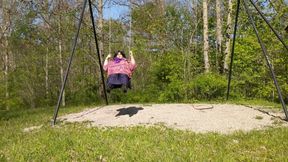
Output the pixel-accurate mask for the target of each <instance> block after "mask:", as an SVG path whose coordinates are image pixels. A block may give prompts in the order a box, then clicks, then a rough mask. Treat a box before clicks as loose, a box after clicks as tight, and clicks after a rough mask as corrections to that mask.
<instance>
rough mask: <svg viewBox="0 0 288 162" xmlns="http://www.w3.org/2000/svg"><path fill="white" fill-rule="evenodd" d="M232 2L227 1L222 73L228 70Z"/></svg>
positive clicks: (230, 0)
mask: <svg viewBox="0 0 288 162" xmlns="http://www.w3.org/2000/svg"><path fill="white" fill-rule="evenodd" d="M232 5H233V4H232V0H229V2H228V7H229V9H228V16H227V30H226V34H225V35H226V37H227V39H226V49H225V52H224V55H225V59H224V71H225V72H227V71H228V70H229V67H228V64H229V59H230V42H231V37H230V34H231V28H232V26H231V25H232V24H231V13H232Z"/></svg>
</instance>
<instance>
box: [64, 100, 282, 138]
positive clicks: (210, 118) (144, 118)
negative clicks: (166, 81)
mask: <svg viewBox="0 0 288 162" xmlns="http://www.w3.org/2000/svg"><path fill="white" fill-rule="evenodd" d="M277 115H280V116H282V117H283V115H284V114H283V113H278V114H277ZM277 115H275V114H274V115H273V113H267V112H262V111H259V110H257V109H256V108H251V107H247V106H242V105H231V104H129V105H128V104H127V105H108V106H103V107H95V108H92V109H88V110H85V111H83V112H80V113H74V114H68V115H66V116H62V117H60V120H61V121H64V122H84V121H89V123H90V124H91V125H92V126H96V127H107V126H108V127H128V126H136V125H154V124H164V125H165V126H167V127H170V128H175V129H181V130H191V131H193V132H197V133H206V132H217V133H224V134H227V133H232V132H234V131H239V130H242V131H250V130H253V129H264V128H267V127H271V126H279V123H281V124H280V125H282V126H287V123H286V122H285V121H283V120H280V119H279V118H278V117H277Z"/></svg>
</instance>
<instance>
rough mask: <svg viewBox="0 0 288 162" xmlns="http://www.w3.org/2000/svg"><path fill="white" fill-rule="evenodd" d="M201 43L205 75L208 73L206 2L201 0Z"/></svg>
mask: <svg viewBox="0 0 288 162" xmlns="http://www.w3.org/2000/svg"><path fill="white" fill-rule="evenodd" d="M203 42H204V46H203V55H204V67H205V73H207V72H209V71H210V64H209V38H208V3H207V0H203Z"/></svg>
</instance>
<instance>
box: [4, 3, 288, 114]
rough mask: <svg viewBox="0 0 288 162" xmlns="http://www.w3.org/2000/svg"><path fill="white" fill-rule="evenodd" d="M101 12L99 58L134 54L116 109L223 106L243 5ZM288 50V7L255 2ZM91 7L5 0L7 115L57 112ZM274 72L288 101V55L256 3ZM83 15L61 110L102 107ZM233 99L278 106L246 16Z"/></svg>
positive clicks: (137, 6) (113, 7) (114, 97)
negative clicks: (209, 103) (207, 103)
mask: <svg viewBox="0 0 288 162" xmlns="http://www.w3.org/2000/svg"><path fill="white" fill-rule="evenodd" d="M92 2H93V7H94V9H93V13H94V15H95V22H96V26H97V34H98V38H99V40H98V41H99V48H100V53H101V59H102V62H103V58H104V57H105V56H107V55H108V54H109V53H114V51H116V50H124V51H125V52H126V54H127V55H128V51H129V49H131V50H132V51H133V52H134V56H135V59H136V62H137V64H138V65H137V69H136V71H135V73H134V74H133V79H132V84H133V89H132V90H131V91H129V92H128V94H123V93H122V92H120V91H118V90H116V91H113V93H112V94H109V102H110V103H119V102H121V103H128V102H129V103H148V102H156V103H161V102H165V103H170V102H195V101H210V100H213V101H215V100H223V99H225V97H226V96H225V94H226V91H227V72H228V70H229V63H230V53H231V43H232V41H231V39H232V38H233V26H234V18H235V9H236V1H235V0H226V1H223V0H178V1H172V0H155V1H151V0H130V1H127V0H126V1H124V0H117V1H116V0H96V1H92ZM254 2H255V3H256V4H257V6H258V7H259V8H260V9H261V10H262V12H263V13H264V15H265V16H266V18H267V19H268V20H269V22H270V23H271V24H272V26H273V27H274V28H275V29H276V30H277V31H278V32H279V34H280V35H281V36H282V37H283V38H284V41H285V42H286V44H288V41H287V37H288V32H287V31H285V28H286V27H287V25H288V22H287V20H288V3H287V1H285V0H258V1H257V2H256V1H254ZM82 7H83V1H79V0H57V1H53V0H33V1H25V0H10V1H8V0H1V1H0V15H1V16H0V24H1V30H0V49H1V50H0V54H1V57H0V67H1V69H0V70H1V72H0V109H2V110H9V109H19V108H20V109H28V108H37V107H46V106H48V107H49V106H54V105H56V102H57V98H58V95H59V90H60V87H61V84H62V83H63V77H64V75H65V72H66V68H67V65H68V59H69V56H70V54H71V50H72V45H73V39H74V37H75V33H76V29H77V24H78V21H79V15H80V12H81V9H82ZM249 8H250V9H251V11H252V15H253V18H254V19H255V21H256V26H257V28H258V30H259V33H260V36H261V38H262V39H263V41H264V43H265V45H266V47H267V50H268V53H269V57H270V62H271V63H272V64H273V69H274V70H275V73H276V75H277V79H278V82H279V85H280V88H281V90H282V93H283V96H284V100H285V102H286V103H287V102H288V75H287V70H288V55H287V53H288V52H287V50H286V49H285V48H284V47H283V46H282V44H281V43H280V42H279V41H278V39H277V38H276V37H275V36H274V34H273V33H272V32H271V31H270V29H269V28H268V26H267V25H266V24H265V22H264V21H263V20H262V19H261V17H260V15H259V14H258V13H257V12H256V10H255V9H254V8H253V6H252V5H251V4H250V3H249ZM88 11H89V10H88V6H87V7H86V10H85V16H84V21H83V24H82V27H81V31H80V37H79V41H78V44H77V48H76V53H75V56H74V58H73V63H72V68H71V71H70V74H69V77H68V83H67V86H66V89H65V93H64V94H63V100H62V106H65V105H66V106H67V105H80V104H85V105H89V104H100V103H103V102H104V99H103V90H102V85H101V74H100V70H99V64H98V58H97V53H96V47H95V42H94V35H93V31H92V24H91V20H90V15H89V12H88ZM231 90H232V91H231V99H235V100H240V99H245V100H249V99H261V100H268V101H272V102H278V95H277V92H276V89H275V87H274V84H273V80H272V79H271V75H270V72H269V69H268V68H267V66H266V62H265V60H264V57H263V54H262V51H261V48H260V45H259V43H258V41H257V38H256V36H255V33H254V31H253V29H252V26H251V24H250V23H249V21H248V17H247V14H246V13H245V10H244V7H243V5H241V9H240V17H239V25H238V33H237V37H236V45H235V56H234V64H233V74H232V85H231Z"/></svg>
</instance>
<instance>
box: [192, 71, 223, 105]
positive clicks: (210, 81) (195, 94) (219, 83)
mask: <svg viewBox="0 0 288 162" xmlns="http://www.w3.org/2000/svg"><path fill="white" fill-rule="evenodd" d="M187 88H188V95H189V97H191V98H195V99H198V100H203V99H207V100H211V99H216V98H222V97H224V95H225V92H226V80H225V78H224V77H223V76H220V75H217V74H213V73H208V74H201V75H198V76H197V77H196V78H195V79H193V80H192V82H191V83H190V84H188V86H187Z"/></svg>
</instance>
